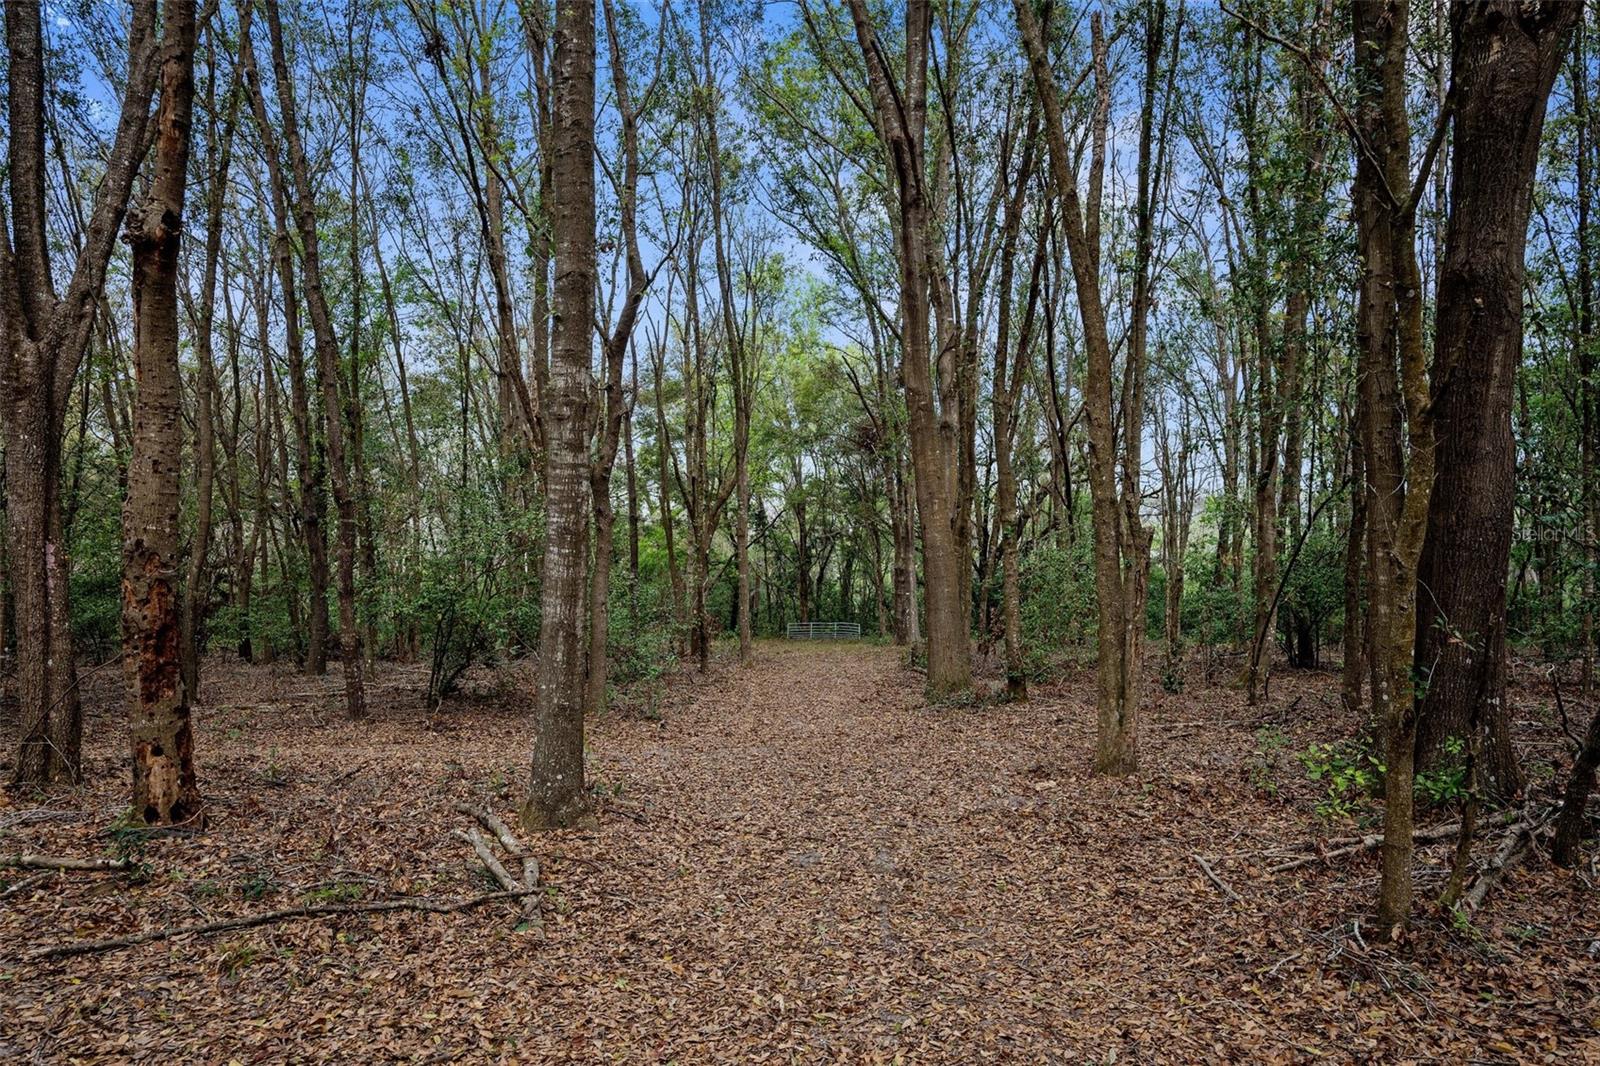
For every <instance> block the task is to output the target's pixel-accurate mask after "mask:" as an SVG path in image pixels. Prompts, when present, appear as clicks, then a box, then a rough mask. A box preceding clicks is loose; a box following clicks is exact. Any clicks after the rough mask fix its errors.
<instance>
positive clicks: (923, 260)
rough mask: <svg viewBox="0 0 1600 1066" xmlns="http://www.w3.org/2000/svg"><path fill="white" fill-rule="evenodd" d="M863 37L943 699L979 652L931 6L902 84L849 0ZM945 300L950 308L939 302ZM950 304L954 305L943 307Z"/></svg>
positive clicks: (963, 686) (912, 15)
mask: <svg viewBox="0 0 1600 1066" xmlns="http://www.w3.org/2000/svg"><path fill="white" fill-rule="evenodd" d="M850 13H851V18H852V21H853V22H854V23H855V31H856V39H857V43H858V44H859V45H860V48H861V53H862V56H863V58H864V60H865V62H866V68H867V80H868V83H869V87H870V89H871V94H872V101H873V106H874V109H875V114H876V123H877V127H878V134H879V136H880V138H882V140H883V142H884V143H883V147H884V150H885V151H886V152H887V154H888V157H889V165H890V171H891V174H892V179H893V183H894V188H895V191H896V194H897V197H898V203H899V222H898V225H897V226H896V227H895V239H896V252H897V256H896V258H897V259H898V267H899V275H900V325H901V331H902V336H903V342H902V346H901V378H902V381H903V382H904V386H905V394H906V410H907V414H908V428H909V431H910V437H911V462H912V466H913V468H914V469H915V472H916V498H917V516H918V519H919V520H920V524H921V532H922V565H923V575H924V580H925V582H926V584H925V590H926V591H925V597H926V603H927V611H928V682H927V688H928V694H929V696H930V697H933V698H935V699H941V698H945V697H949V696H952V695H955V694H958V693H961V692H965V691H967V690H969V689H970V688H971V687H972V650H971V646H970V632H969V631H970V625H969V619H968V615H969V613H970V604H969V603H968V602H967V601H965V600H963V598H962V590H963V589H964V588H965V587H966V580H965V578H964V577H963V572H964V570H965V568H966V566H967V560H966V559H965V558H962V557H961V555H960V554H959V550H958V546H959V545H960V543H961V542H962V532H961V530H960V529H959V528H958V524H959V523H963V522H965V520H966V515H965V514H964V512H963V511H962V510H961V509H960V507H959V503H960V485H959V484H958V481H959V478H958V471H957V462H958V459H959V450H960V440H959V432H960V426H959V423H960V412H959V411H958V410H957V409H956V408H957V407H958V402H956V401H955V394H956V393H957V392H958V391H959V390H957V389H956V388H955V384H956V382H955V378H954V374H955V369H956V368H955V365H954V356H955V348H956V345H957V341H956V338H955V337H954V336H942V337H941V351H940V368H939V369H940V372H941V377H940V388H939V390H938V391H939V392H941V393H944V394H945V395H944V397H943V399H944V400H945V402H944V403H942V404H940V403H938V400H939V398H940V397H939V396H936V390H935V383H934V378H933V365H932V358H933V351H932V337H931V321H932V318H933V316H934V314H935V313H936V311H935V308H934V306H933V304H934V302H935V301H936V300H937V299H938V288H939V286H938V283H937V281H936V280H935V279H934V278H933V277H932V276H931V275H932V272H933V269H934V264H935V262H936V261H937V260H938V259H940V258H941V257H940V256H939V255H937V253H936V251H935V248H934V243H933V242H935V241H936V240H938V239H939V237H938V234H936V233H935V232H934V228H935V227H934V225H933V218H934V205H933V204H932V203H931V202H930V190H929V188H928V187H927V178H926V176H925V174H924V163H925V153H924V150H923V148H924V146H923V140H924V137H925V135H926V133H927V119H928V53H929V50H930V47H931V38H932V27H931V18H932V5H931V4H929V3H927V2H926V0H909V2H908V3H907V4H906V13H905V66H904V77H905V84H904V85H903V86H897V85H896V84H895V81H894V75H893V73H892V72H891V70H890V69H889V66H888V63H887V57H886V54H885V53H884V51H883V49H882V47H881V45H880V43H879V41H878V39H877V35H876V32H875V31H874V30H873V27H872V20H871V15H870V14H869V12H868V9H867V5H866V3H865V0H850ZM941 307H944V305H943V304H941ZM944 311H946V312H947V311H948V308H947V307H944Z"/></svg>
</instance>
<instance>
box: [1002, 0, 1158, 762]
mask: <svg viewBox="0 0 1600 1066" xmlns="http://www.w3.org/2000/svg"><path fill="white" fill-rule="evenodd" d="M1012 6H1013V8H1014V9H1015V13H1016V18H1017V26H1018V29H1019V30H1020V32H1021V35H1022V40H1023V45H1024V48H1025V50H1026V53H1027V57H1028V61H1029V65H1030V67H1031V68H1032V74H1033V80H1034V84H1035V86H1036V88H1037V89H1038V93H1039V98H1040V103H1041V106H1042V108H1043V111H1044V119H1045V133H1046V137H1047V142H1048V144H1049V147H1050V165H1051V172H1052V176H1053V178H1054V184H1055V191H1056V195H1057V197H1058V199H1059V201H1060V203H1061V206H1062V223H1063V229H1064V233H1065V237H1066V244H1067V250H1068V253H1069V257H1070V259H1071V261H1072V273H1073V280H1074V282H1075V284H1076V288H1077V294H1078V309H1079V314H1080V317H1081V320H1082V323H1083V343H1084V348H1085V351H1086V354H1087V375H1086V377H1085V381H1084V414H1085V417H1086V418H1087V420H1088V423H1089V488H1090V503H1091V512H1092V517H1093V526H1094V569H1095V597H1096V600H1097V601H1098V622H1099V626H1098V631H1097V639H1096V653H1095V657H1096V667H1097V669H1096V678H1097V702H1098V711H1099V723H1098V736H1097V740H1096V745H1095V762H1094V765H1095V772H1096V773H1104V774H1113V775H1124V774H1128V773H1132V772H1133V771H1134V770H1135V769H1137V768H1138V737H1139V667H1140V656H1141V647H1140V645H1141V641H1142V637H1143V633H1144V609H1145V594H1146V592H1147V591H1148V582H1149V572H1150V541H1151V533H1150V531H1148V530H1146V529H1144V528H1143V524H1142V522H1141V521H1140V517H1139V508H1140V506H1141V497H1140V490H1139V465H1140V458H1139V457H1140V450H1141V444H1142V440H1143V412H1142V407H1143V389H1144V380H1143V379H1144V361H1145V355H1146V353H1145V345H1146V336H1147V332H1146V331H1147V327H1148V320H1149V311H1150V303H1151V277H1150V272H1151V257H1152V234H1153V227H1154V219H1155V197H1156V196H1157V195H1159V190H1160V189H1161V188H1162V186H1163V180H1162V176H1161V174H1162V170H1163V169H1164V164H1165V150H1164V146H1165V129H1166V119H1165V118H1163V119H1162V120H1161V122H1160V125H1159V128H1158V126H1157V122H1156V111H1157V100H1156V96H1157V92H1158V88H1159V83H1160V54H1161V50H1162V48H1163V47H1164V42H1165V40H1166V35H1165V28H1164V24H1165V19H1166V8H1165V5H1164V4H1163V3H1160V2H1159V0H1158V2H1157V3H1156V4H1154V5H1153V7H1152V9H1151V10H1150V11H1149V12H1147V13H1146V19H1145V27H1144V28H1145V41H1144V58H1145V70H1144V85H1143V89H1144V93H1143V103H1142V107H1141V113H1140V134H1139V163H1138V193H1137V204H1136V226H1137V236H1136V243H1135V259H1136V264H1135V269H1134V284H1133V294H1132V307H1131V309H1130V314H1129V326H1128V355H1127V365H1126V369H1125V371H1124V378H1123V382H1122V404H1121V406H1122V411H1121V414H1122V425H1121V427H1120V437H1121V441H1122V449H1123V450H1122V453H1121V455H1120V459H1121V464H1120V465H1121V472H1120V473H1121V477H1120V484H1119V477H1118V465H1119V463H1118V460H1119V452H1118V437H1119V427H1118V426H1117V425H1116V422H1115V414H1114V407H1113V403H1112V390H1113V356H1112V349H1111V338H1110V333H1109V331H1108V329H1107V324H1106V312H1105V306H1104V302H1103V297H1102V294H1101V291H1100V253H1101V249H1100V212H1101V190H1102V184H1103V181H1104V174H1105V157H1106V133H1107V126H1108V123H1109V119H1110V109H1111V95H1112V91H1111V90H1112V87H1111V75H1110V69H1109V63H1108V60H1107V50H1108V45H1107V43H1106V40H1105V37H1104V33H1103V31H1102V29H1101V23H1100V15H1099V13H1098V12H1095V13H1093V14H1092V15H1091V21H1090V32H1091V40H1092V48H1093V58H1094V75H1095V108H1094V113H1093V117H1092V123H1093V125H1092V129H1091V150H1092V155H1091V160H1090V163H1089V168H1088V194H1087V197H1086V198H1085V199H1080V196H1079V192H1078V182H1077V176H1076V174H1075V173H1074V160H1075V158H1076V156H1075V154H1074V153H1073V151H1072V149H1071V148H1070V146H1069V145H1068V142H1067V134H1066V126H1065V119H1064V117H1063V115H1062V110H1061V101H1060V98H1059V96H1058V90H1057V87H1056V82H1055V75H1054V73H1052V71H1051V69H1050V62H1049V57H1048V52H1047V50H1046V46H1045V34H1044V31H1043V29H1042V28H1041V27H1040V25H1039V22H1038V19H1037V18H1036V17H1035V16H1034V13H1033V9H1032V7H1031V6H1030V5H1029V3H1028V0H1014V3H1013V5H1012ZM1166 92H1167V94H1168V95H1170V93H1171V85H1170V73H1169V82H1168V86H1167V90H1166Z"/></svg>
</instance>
